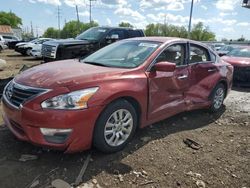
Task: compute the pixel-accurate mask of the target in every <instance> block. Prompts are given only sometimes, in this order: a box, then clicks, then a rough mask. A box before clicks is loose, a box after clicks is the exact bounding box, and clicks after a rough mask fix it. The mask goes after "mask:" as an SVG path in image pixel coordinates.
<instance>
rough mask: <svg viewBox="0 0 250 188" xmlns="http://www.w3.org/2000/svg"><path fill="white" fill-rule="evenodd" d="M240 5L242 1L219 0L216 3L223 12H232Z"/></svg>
mask: <svg viewBox="0 0 250 188" xmlns="http://www.w3.org/2000/svg"><path fill="white" fill-rule="evenodd" d="M239 3H240V0H219V1H217V2H216V3H215V6H216V8H217V9H219V10H221V11H232V10H234V9H235V7H236V6H237V4H239Z"/></svg>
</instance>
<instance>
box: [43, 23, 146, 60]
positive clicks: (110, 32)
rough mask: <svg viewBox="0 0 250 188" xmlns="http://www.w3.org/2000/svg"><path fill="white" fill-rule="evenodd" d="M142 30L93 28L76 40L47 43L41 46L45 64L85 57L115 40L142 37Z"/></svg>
mask: <svg viewBox="0 0 250 188" xmlns="http://www.w3.org/2000/svg"><path fill="white" fill-rule="evenodd" d="M144 36H145V34H144V32H143V31H142V30H139V29H132V28H122V27H116V28H114V27H93V28H90V29H88V30H87V31H85V32H83V33H82V34H80V35H79V36H77V37H76V39H65V40H55V41H48V42H45V43H43V45H42V56H43V58H44V61H45V62H49V61H56V60H62V59H72V58H80V57H85V56H87V55H89V54H91V53H93V52H95V51H97V50H98V49H100V48H102V47H104V46H107V45H109V44H111V43H113V42H116V41H117V40H122V39H126V38H133V37H144Z"/></svg>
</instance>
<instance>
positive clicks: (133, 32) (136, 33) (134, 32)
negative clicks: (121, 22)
mask: <svg viewBox="0 0 250 188" xmlns="http://www.w3.org/2000/svg"><path fill="white" fill-rule="evenodd" d="M141 36H142V34H141V32H140V31H138V30H130V31H129V37H131V38H133V37H141Z"/></svg>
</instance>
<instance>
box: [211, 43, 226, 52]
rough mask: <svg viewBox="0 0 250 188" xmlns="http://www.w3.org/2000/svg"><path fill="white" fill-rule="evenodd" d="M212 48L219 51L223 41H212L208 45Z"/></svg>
mask: <svg viewBox="0 0 250 188" xmlns="http://www.w3.org/2000/svg"><path fill="white" fill-rule="evenodd" d="M210 46H211V47H212V48H213V49H214V50H216V51H219V50H220V49H221V48H222V47H223V46H225V44H224V43H213V44H211V45H210Z"/></svg>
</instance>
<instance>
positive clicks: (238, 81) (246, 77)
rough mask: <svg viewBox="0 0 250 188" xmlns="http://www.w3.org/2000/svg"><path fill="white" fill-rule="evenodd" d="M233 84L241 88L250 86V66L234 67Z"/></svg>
mask: <svg viewBox="0 0 250 188" xmlns="http://www.w3.org/2000/svg"><path fill="white" fill-rule="evenodd" d="M233 82H234V84H235V85H239V86H250V66H249V67H236V66H234V76H233Z"/></svg>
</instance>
